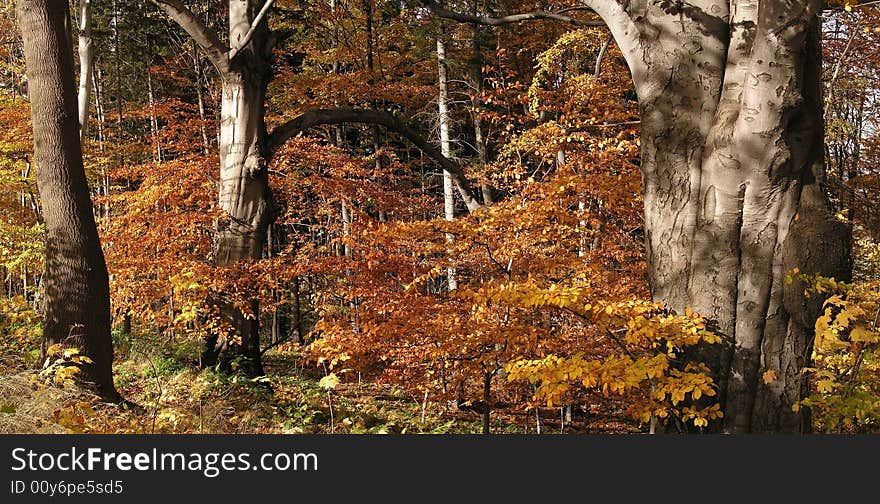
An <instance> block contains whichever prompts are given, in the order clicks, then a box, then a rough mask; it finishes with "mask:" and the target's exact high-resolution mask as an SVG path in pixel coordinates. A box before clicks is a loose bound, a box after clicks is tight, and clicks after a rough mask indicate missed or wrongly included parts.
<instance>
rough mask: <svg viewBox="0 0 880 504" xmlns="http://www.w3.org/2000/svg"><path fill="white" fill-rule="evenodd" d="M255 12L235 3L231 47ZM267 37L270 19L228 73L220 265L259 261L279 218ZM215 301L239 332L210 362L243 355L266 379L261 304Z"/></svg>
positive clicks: (208, 355)
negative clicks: (268, 111) (271, 168)
mask: <svg viewBox="0 0 880 504" xmlns="http://www.w3.org/2000/svg"><path fill="white" fill-rule="evenodd" d="M253 11H254V6H253V5H251V2H230V8H229V25H230V31H229V40H230V42H231V43H232V44H235V43H236V42H238V41H240V40H243V39H244V38H245V36H246V34H247V33H248V31H249V29H250V26H251V19H253V16H254V15H255V13H254V12H253ZM268 36H269V29H268V24H267V23H266V21H265V19H264V20H263V21H262V22H260V23H259V24H258V26H257V27H256V30H255V32H254V34H253V38H251V41H250V44H248V46H247V47H245V48H243V49H242V50H241V52H240V53H239V55H238V57H237V58H235V60H234V61H231V62H230V67H229V68H228V69H226V70H225V71H224V72H222V73H221V78H222V80H223V82H222V101H221V110H220V115H221V118H220V195H219V201H220V207H221V208H222V209H223V210H225V211H226V212H227V213H228V214H229V215H228V217H227V218H225V219H223V220H222V221H221V222H218V225H217V232H216V235H215V239H214V258H215V261H216V263H217V264H218V265H227V264H231V263H233V262H235V261H239V260H242V259H253V260H257V259H260V257H261V255H262V249H263V245H264V243H265V242H266V231H267V229H268V226H269V223H270V221H271V219H272V201H271V193H270V191H269V179H268V171H267V166H266V164H267V157H268V150H267V145H266V140H267V134H266V125H265V123H264V103H265V96H266V87H267V85H268V82H269V76H270V67H269V62H270V56H271V54H270V51H271V49H270V48H269V45H268ZM219 297H220V296H218V298H219ZM214 302H215V304H216V305H217V306H218V308H219V310H220V314H221V317H222V318H223V319H224V321H225V322H227V323H228V324H230V325H231V327H232V328H233V334H229V335H214V336H213V337H212V338H210V339H209V341H208V348H207V350H206V352H205V355H203V363H204V364H207V365H215V364H219V365H220V367H221V369H225V370H229V369H231V364H232V360H233V359H235V358H236V357H239V356H240V357H243V358H244V359H243V363H242V366H243V370H244V371H245V373H246V374H248V375H249V376H258V375H261V374H263V369H262V364H261V361H260V351H259V349H260V345H259V330H260V324H259V311H258V303H257V301H256V300H253V301H252V303H251V311H252V313H250V314H247V315H245V314H244V313H243V312H242V311H241V310H239V309H237V308H235V307H234V306H232V304H231V303H229V302H226V301H224V300H221V299H217V300H215V301H214ZM212 340H213V341H212ZM212 343H213V344H212Z"/></svg>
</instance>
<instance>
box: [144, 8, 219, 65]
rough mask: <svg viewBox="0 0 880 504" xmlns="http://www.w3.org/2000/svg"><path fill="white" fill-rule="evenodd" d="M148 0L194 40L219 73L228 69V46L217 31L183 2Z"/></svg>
mask: <svg viewBox="0 0 880 504" xmlns="http://www.w3.org/2000/svg"><path fill="white" fill-rule="evenodd" d="M149 1H150V2H152V3H153V4H155V5H156V7H159V9H161V10H162V12H164V13H165V14H166V15H168V17H170V18H171V19H172V20H173V21H174V22H175V23H177V24H178V25H180V27H181V28H183V29H184V30H185V31H186V33H188V34H189V36H190V37H192V38H193V40H195V41H196V43H197V44H198V45H199V47H201V48H202V50H203V51H205V54H206V55H207V56H208V59H209V60H211V63H213V64H214V66H215V67H217V70H218V71H219V72H220V73H225V72H226V71H227V70H228V69H229V59H228V58H227V57H226V56H227V54H229V48H228V47H226V44H224V43H223V42H222V41H221V40H220V37H219V36H217V33H216V32H215V31H214V30H212V29H210V28H208V27H207V26H205V24H204V23H202V21H201V20H200V19H199V18H198V17H197V16H196V15H195V14H193V12H192V11H191V10H189V9H188V8H187V7H186V5H184V4H183V2H180V1H179V0H149Z"/></svg>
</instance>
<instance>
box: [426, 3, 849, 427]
mask: <svg viewBox="0 0 880 504" xmlns="http://www.w3.org/2000/svg"><path fill="white" fill-rule="evenodd" d="M585 3H586V5H587V6H588V7H590V8H591V9H592V10H593V11H594V12H595V13H596V14H598V16H599V17H601V19H602V20H603V21H604V22H605V24H606V25H607V26H608V28H609V29H610V31H611V33H612V35H613V37H614V39H615V41H616V42H617V45H618V46H619V47H620V49H621V51H622V52H623V54H624V57H625V58H626V61H627V64H628V66H629V69H630V72H631V74H632V78H633V81H634V83H635V88H636V92H637V93H638V97H639V104H640V115H641V128H642V141H641V149H642V154H641V170H642V179H643V191H644V201H645V223H644V226H645V237H646V238H645V246H646V252H647V261H648V279H649V284H650V287H651V294H652V297H653V298H654V300H656V301H660V302H662V303H664V304H665V305H666V306H668V307H670V308H672V309H673V310H676V311H678V312H684V310H686V309H692V310H695V311H698V312H700V313H702V314H704V315H705V316H706V317H707V318H708V319H710V320H712V321H713V322H714V324H716V325H717V327H716V330H717V331H718V333H719V334H721V335H722V336H723V337H724V338H725V343H726V344H725V345H723V346H722V348H723V350H721V351H714V350H713V351H704V352H699V355H692V356H691V358H692V359H699V360H705V361H707V362H710V363H711V367H712V369H713V370H714V374H715V377H716V381H717V382H718V383H719V387H720V389H721V393H720V397H719V400H720V401H721V403H722V404H723V408H724V413H725V419H724V424H723V429H724V430H725V431H729V432H763V431H795V432H797V431H801V430H805V429H808V428H809V427H808V426H809V421H808V412H807V411H806V410H804V409H802V410H800V411H797V412H796V411H793V410H792V406H793V404H794V403H796V402H797V401H798V400H799V399H800V398H801V397H802V396H803V395H804V392H805V390H806V387H807V382H806V380H805V379H804V378H803V375H802V373H801V370H802V369H803V368H804V367H805V365H806V364H807V362H808V359H809V355H810V345H811V343H810V342H811V340H812V333H813V323H814V321H815V320H816V317H817V315H818V309H819V303H818V300H817V299H815V298H814V299H807V298H806V297H805V296H804V285H803V284H802V283H801V282H800V281H795V282H793V283H791V284H790V285H786V283H785V282H784V279H785V276H786V273H787V272H789V271H791V270H793V269H794V268H798V269H799V270H800V271H801V272H805V273H820V274H823V275H828V276H834V277H837V278H839V279H841V278H842V279H847V278H848V277H849V271H850V265H849V239H848V236H847V231H846V228H845V227H844V226H843V224H842V223H840V222H838V221H837V220H835V219H834V215H833V213H832V212H831V211H830V208H829V205H828V202H827V199H826V188H825V183H826V182H825V167H824V164H823V153H822V149H821V148H820V147H821V145H822V138H823V125H822V99H821V87H820V83H819V77H820V70H821V64H820V63H821V59H820V51H819V40H820V35H819V33H820V30H819V19H818V17H817V15H818V14H819V12H820V10H821V9H822V8H823V4H822V2H820V1H817V0H808V1H786V0H774V1H769V2H760V3H757V4H756V3H754V2H748V1H740V0H731V1H729V2H728V1H719V0H706V1H699V2H693V3H689V4H676V3H669V2H665V1H648V2H631V3H627V4H619V3H617V2H615V1H609V0H588V1H587V2H585ZM427 5H428V6H429V7H431V8H432V10H433V11H434V12H435V13H437V14H438V15H440V16H443V17H449V18H452V19H459V20H461V21H466V22H476V23H480V24H489V25H492V24H499V23H501V22H502V21H504V22H510V20H511V19H516V20H519V18H535V17H536V16H534V15H532V16H529V15H522V16H519V18H517V17H516V16H506V17H504V18H488V17H479V16H478V17H474V16H466V15H461V14H457V13H453V12H450V11H446V10H445V9H442V8H441V7H439V6H437V5H436V4H433V3H430V2H427ZM545 14H546V13H544V14H542V15H541V16H538V17H539V18H540V17H542V18H544V19H547V18H548V16H547V15H545ZM816 250H822V251H823V253H822V254H816V253H815V251H816ZM768 371H773V372H775V373H776V376H777V378H776V379H775V380H773V381H772V382H770V383H764V381H763V380H762V379H761V377H762V376H763V374H764V373H766V372H768Z"/></svg>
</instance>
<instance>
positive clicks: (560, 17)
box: [421, 0, 605, 26]
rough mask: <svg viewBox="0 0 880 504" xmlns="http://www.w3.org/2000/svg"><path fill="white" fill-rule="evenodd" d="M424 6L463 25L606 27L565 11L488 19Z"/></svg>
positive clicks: (428, 3)
mask: <svg viewBox="0 0 880 504" xmlns="http://www.w3.org/2000/svg"><path fill="white" fill-rule="evenodd" d="M421 1H422V4H424V5H425V7H427V8H429V9H431V12H433V13H434V14H436V15H437V16H440V17H442V18H445V19H451V20H453V21H459V22H461V23H473V24H480V25H487V26H502V25H506V24H512V23H519V22H521V21H531V20H538V19H544V20H550V21H560V22H563V23H571V24H573V25H577V26H605V23H604V22H603V21H598V20H596V21H584V20H581V19H576V18H573V17H570V16H566V15H564V14H562V12H563V11H560V12H548V11H535V12H526V13H523V14H510V15H508V16H502V17H497V18H493V17H488V16H477V15H473V14H465V13H462V12H455V11H451V10H449V9H446V8H444V7H443V6H441V5H440V4H438V3H436V2H434V0H421ZM578 9H579V10H586V8H578ZM571 10H573V9H572V8H568V9H564V11H565V12H568V11H571Z"/></svg>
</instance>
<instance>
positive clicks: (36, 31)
mask: <svg viewBox="0 0 880 504" xmlns="http://www.w3.org/2000/svg"><path fill="white" fill-rule="evenodd" d="M17 7H18V10H17V15H18V20H19V23H20V24H21V31H22V36H23V39H24V53H25V61H26V65H27V76H28V93H29V95H30V102H31V117H32V121H33V130H34V164H35V167H36V178H37V188H38V190H39V193H40V200H41V202H42V207H43V208H42V213H43V219H44V223H45V226H46V271H45V274H44V276H43V282H44V286H45V297H44V305H45V313H44V322H43V350H44V353H45V351H46V349H47V348H48V347H49V346H51V345H54V344H61V345H62V346H63V347H77V348H79V349H80V351H81V352H82V353H83V354H84V355H86V356H88V357H89V358H91V360H92V361H93V363H92V364H91V365H84V366H83V367H82V372H81V373H80V374H79V379H80V380H81V381H82V382H83V383H84V384H86V385H89V386H90V387H92V388H93V389H94V390H95V391H96V392H97V393H99V394H101V395H102V396H103V397H105V398H106V399H110V400H118V399H119V394H118V393H117V392H116V389H115V387H114V385H113V376H112V363H113V346H112V342H111V339H110V293H109V285H108V275H107V266H106V264H105V262H104V254H103V252H102V251H101V244H100V241H99V239H98V230H97V228H96V226H95V220H94V214H93V212H92V201H91V198H90V196H89V188H88V185H87V182H86V175H85V170H84V169H83V161H82V145H81V144H80V125H79V118H78V113H77V111H78V109H77V95H76V84H75V82H74V65H73V48H72V45H71V42H70V39H69V38H68V37H67V30H66V28H65V27H66V22H67V19H68V14H69V12H68V3H67V2H66V1H65V0H19V1H18V3H17Z"/></svg>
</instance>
